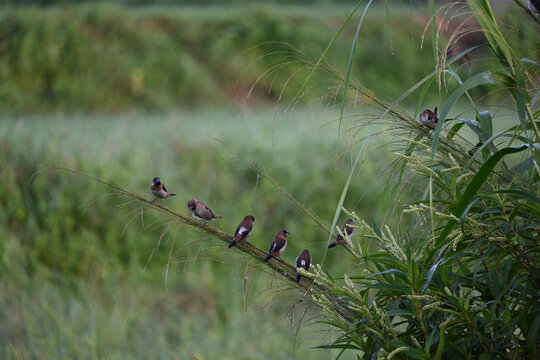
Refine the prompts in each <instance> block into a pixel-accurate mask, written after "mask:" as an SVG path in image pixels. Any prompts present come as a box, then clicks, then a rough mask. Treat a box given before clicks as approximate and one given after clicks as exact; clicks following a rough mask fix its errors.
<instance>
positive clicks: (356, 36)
mask: <svg viewBox="0 0 540 360" xmlns="http://www.w3.org/2000/svg"><path fill="white" fill-rule="evenodd" d="M372 1H373V0H369V2H368V4H367V5H366V8H365V9H364V12H363V13H362V17H361V18H360V21H359V22H358V27H357V28H356V34H354V39H353V43H352V45H351V53H350V54H349V62H348V64H347V72H346V74H345V85H344V86H343V99H342V100H341V112H340V114H339V125H338V137H339V133H340V131H341V121H342V120H343V112H344V111H345V104H346V103H347V89H348V88H349V80H350V78H351V70H352V65H353V60H354V53H355V51H356V42H357V41H358V36H359V35H360V27H361V26H362V23H363V22H364V17H365V16H366V12H367V9H368V8H369V5H371V3H372ZM360 2H361V1H360Z"/></svg>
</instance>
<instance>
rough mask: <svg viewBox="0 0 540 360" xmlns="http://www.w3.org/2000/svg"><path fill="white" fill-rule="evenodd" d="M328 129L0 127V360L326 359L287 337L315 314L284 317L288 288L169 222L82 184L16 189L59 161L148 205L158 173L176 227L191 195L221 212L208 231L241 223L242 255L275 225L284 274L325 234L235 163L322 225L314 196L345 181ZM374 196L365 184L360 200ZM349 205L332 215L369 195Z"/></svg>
mask: <svg viewBox="0 0 540 360" xmlns="http://www.w3.org/2000/svg"><path fill="white" fill-rule="evenodd" d="M334 116H335V115H332V113H331V112H328V113H325V111H324V110H321V111H319V110H317V111H315V110H314V111H313V112H309V111H305V112H304V113H300V112H299V111H298V112H297V113H296V114H295V115H292V116H291V115H288V114H278V115H276V116H275V117H274V113H273V111H272V110H269V109H259V110H257V111H253V112H247V113H246V114H244V115H241V116H239V115H238V113H236V112H227V111H214V110H212V111H210V110H207V111H203V110H199V111H195V112H175V113H171V114H168V115H152V114H141V113H136V114H126V115H122V116H114V117H111V116H107V115H101V116H100V115H93V116H88V115H72V116H67V115H66V116H63V117H62V116H61V117H59V116H51V117H47V116H43V115H41V116H37V115H34V116H24V117H9V116H5V115H4V117H3V119H2V121H1V122H0V134H1V135H0V144H1V145H0V146H1V151H0V232H1V233H2V241H0V293H1V294H2V296H0V302H1V304H0V305H1V306H0V318H1V319H2V329H1V330H0V338H1V341H0V357H1V358H8V359H11V358H17V357H25V358H26V357H41V356H43V355H41V354H48V355H47V356H50V357H54V358H61V357H94V358H99V357H114V356H117V357H123V358H148V357H151V358H180V359H184V358H189V356H188V355H186V353H185V352H184V351H183V350H182V349H181V348H183V349H184V350H185V351H187V352H189V353H191V354H193V355H194V356H196V357H197V358H199V359H208V358H222V359H238V358H242V359H252V358H263V357H264V358H278V359H289V358H290V357H291V356H292V354H293V353H294V354H296V356H303V357H311V358H327V356H328V355H327V354H326V353H322V352H318V351H317V350H313V347H315V346H317V345H318V344H319V338H320V334H326V333H327V332H328V327H327V326H326V325H317V324H313V323H311V324H310V325H308V326H304V325H299V324H300V323H301V324H304V322H305V320H306V319H311V318H312V317H313V316H314V315H315V313H314V312H313V309H312V306H311V305H310V302H309V301H303V302H301V303H298V304H296V305H295V303H296V302H297V300H298V298H301V299H306V297H303V296H302V295H303V294H304V292H297V291H294V292H290V291H288V289H291V288H293V287H291V286H290V285H289V283H287V282H285V281H283V280H281V279H276V278H275V277H274V275H273V270H271V269H266V270H265V269H264V268H262V269H261V268H260V267H259V265H258V262H256V261H252V260H249V259H250V258H248V257H245V256H242V255H241V254H239V253H237V250H236V249H234V250H228V249H227V245H226V243H224V242H223V241H217V240H214V239H213V237H211V236H209V235H207V234H206V233H205V232H204V231H201V230H199V228H198V227H196V228H193V229H192V228H190V227H186V226H185V225H180V224H179V223H178V222H177V221H175V218H174V216H166V215H162V214H161V213H158V212H156V211H155V210H153V209H150V208H145V209H144V211H143V216H141V214H140V212H141V206H140V204H139V203H133V202H129V198H125V197H122V196H119V194H116V193H115V192H114V190H111V189H109V188H107V187H104V186H103V185H100V184H98V183H95V182H93V181H92V180H89V179H86V178H84V177H79V176H73V175H69V174H67V173H61V172H57V171H56V172H55V171H52V172H51V171H44V172H41V173H40V174H39V175H37V176H35V177H33V178H32V180H31V181H29V179H30V177H31V175H32V174H33V173H34V172H35V171H36V170H38V169H44V168H47V166H48V165H49V164H58V165H62V166H68V167H71V168H75V169H79V170H81V171H83V172H86V173H88V174H92V175H94V176H97V177H99V178H101V179H103V180H106V181H108V182H112V183H115V184H119V185H120V186H122V187H123V188H126V189H129V190H130V191H132V192H136V193H137V194H140V195H142V196H143V197H145V198H146V199H151V195H150V192H149V191H148V187H149V184H150V181H151V179H152V177H153V176H156V175H158V176H160V177H161V178H162V179H163V181H164V182H165V184H166V185H167V188H168V189H169V190H171V191H175V192H176V193H177V194H178V195H177V197H175V198H170V199H167V203H166V205H165V206H166V207H167V208H170V209H172V210H173V211H175V212H178V213H180V214H184V215H186V216H189V212H188V209H187V206H186V203H187V200H188V199H189V198H190V197H193V196H196V197H199V198H201V199H203V200H204V201H206V202H207V203H209V204H210V205H211V206H212V207H213V208H214V209H215V210H216V211H219V213H220V214H221V215H224V218H223V219H220V220H219V221H216V222H213V223H212V224H211V225H212V226H214V227H217V228H219V229H221V230H222V231H224V232H226V233H228V234H230V233H232V232H233V231H234V229H235V227H236V225H237V224H238V222H239V221H240V220H241V219H242V217H243V216H245V215H246V214H247V213H252V214H254V215H255V217H256V223H255V231H254V233H253V236H252V237H251V238H250V241H251V242H252V243H253V244H254V245H255V246H257V247H258V248H261V249H263V250H266V249H267V247H268V245H269V243H270V241H271V239H272V237H273V235H274V234H275V232H276V231H277V229H276V228H277V227H279V226H284V227H286V228H287V229H289V231H291V233H292V235H291V238H290V243H289V246H288V250H287V252H286V253H285V254H284V256H283V258H284V260H285V261H287V262H288V263H292V262H293V260H294V258H295V257H296V255H298V253H299V252H300V251H301V250H302V249H303V248H304V247H305V246H308V247H309V248H310V249H312V255H313V256H314V257H317V258H319V257H321V256H322V252H323V247H324V246H323V244H324V243H325V241H326V237H327V235H326V232H325V231H324V230H322V229H321V228H320V227H317V226H315V225H313V224H312V221H311V218H308V217H306V216H304V212H303V211H302V210H300V209H297V208H295V206H294V205H293V203H292V202H291V200H290V199H289V197H288V196H287V195H286V194H283V193H281V192H280V191H277V190H276V188H275V186H274V185H273V184H272V183H271V182H269V181H267V180H265V179H264V178H263V177H260V176H258V175H257V172H256V171H253V170H252V169H250V167H249V165H248V164H246V163H245V162H244V161H243V160H241V159H239V158H238V157H237V156H236V154H235V152H236V151H238V152H240V153H241V154H243V156H244V157H245V158H246V159H247V160H249V161H250V162H252V163H253V164H255V165H257V166H259V168H261V169H262V167H263V165H264V170H265V172H266V174H267V175H268V176H270V177H271V178H272V180H273V181H274V182H276V184H278V185H280V184H287V189H288V191H289V192H290V194H292V195H293V196H294V198H295V199H297V201H301V202H302V203H304V204H307V206H309V207H310V208H311V210H312V211H314V212H315V213H316V214H317V215H318V216H319V217H321V218H323V219H329V218H330V217H331V216H332V212H333V209H332V207H331V206H330V207H329V206H328V199H334V198H336V197H338V196H339V192H340V186H339V183H340V180H341V177H342V173H343V172H344V171H345V170H344V169H346V168H347V164H346V163H345V164H344V163H343V162H334V160H335V159H334V156H335V137H334V133H333V132H331V131H327V130H328V129H329V128H332V127H335V125H334V124H333V119H334ZM349 127H350V122H346V129H348V128H349ZM238 129H242V132H243V134H245V139H243V141H241V142H239V141H238V131H239V130H238ZM213 137H217V138H219V139H220V140H221V141H222V143H224V144H227V146H225V145H223V144H222V143H220V142H218V141H216V140H214V138H213ZM133 144H137V146H133ZM345 151H346V144H344V145H343V148H341V150H340V152H345ZM155 154H158V155H155ZM373 155H374V156H375V158H378V159H380V158H379V157H378V156H376V154H373ZM320 159H326V160H325V161H320V162H319V161H318V160H320ZM306 161H307V162H309V163H310V164H311V165H310V166H309V167H307V166H306V165H305V164H306ZM379 162H383V161H381V160H379ZM298 169H304V171H298ZM377 171H379V170H378V168H377V167H376V166H374V165H372V164H371V162H369V161H368V164H366V165H365V166H362V176H363V177H365V179H366V181H367V179H369V178H370V177H372V176H375V174H376V173H377ZM216 174H219V176H216ZM294 184H296V185H294ZM377 188H378V186H377V185H376V184H373V187H370V189H372V190H371V191H372V193H373V194H375V193H376V192H377ZM350 194H351V198H350V199H349V200H348V201H347V202H346V203H345V205H346V206H348V207H351V208H356V209H358V210H359V212H362V211H361V210H360V209H366V212H365V213H364V214H365V215H366V216H367V215H368V214H369V213H370V212H371V209H370V210H369V211H368V210H367V207H366V204H368V203H369V202H370V199H371V198H370V197H364V198H362V193H361V191H360V187H357V186H353V187H351V189H350ZM361 198H362V199H361ZM360 199H361V200H360ZM359 200H360V201H359ZM189 219H192V218H191V217H189ZM323 225H324V226H325V227H327V228H328V227H329V224H328V223H327V222H326V221H324V223H323ZM328 269H331V270H332V271H344V270H345V269H346V266H343V264H342V263H341V262H335V263H334V264H328ZM289 273H291V271H289ZM278 299H279V301H278ZM292 308H294V309H295V311H294V312H291V309H292ZM291 314H293V315H291ZM240 348H241V349H242V351H241V352H239V350H238V349H240ZM276 348H280V349H282V350H281V351H279V352H276V350H275V349H276Z"/></svg>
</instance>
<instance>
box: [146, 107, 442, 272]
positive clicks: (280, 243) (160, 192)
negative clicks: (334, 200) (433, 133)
mask: <svg viewBox="0 0 540 360" xmlns="http://www.w3.org/2000/svg"><path fill="white" fill-rule="evenodd" d="M418 119H419V120H420V122H421V123H422V125H424V126H426V127H428V128H430V129H435V127H436V126H437V121H438V120H439V119H438V117H437V108H436V107H435V109H434V111H431V110H429V109H426V110H424V111H422V112H421V113H420V116H419V117H418ZM150 191H151V192H152V195H154V196H155V198H154V200H152V203H153V202H155V201H156V200H157V199H163V202H162V204H161V208H163V205H164V204H165V199H167V198H168V197H169V196H175V195H176V194H173V193H170V192H168V191H167V188H165V185H164V184H163V183H162V182H161V179H160V178H159V177H155V178H154V180H153V181H152V184H151V185H150ZM188 208H189V210H190V211H191V214H192V215H193V217H194V218H196V219H198V220H202V221H203V223H202V224H201V227H203V226H205V225H206V224H207V223H208V222H209V221H212V220H214V219H219V218H221V217H222V216H220V215H216V214H215V213H214V211H213V210H212V209H211V208H210V207H209V206H208V205H206V204H205V203H204V202H202V201H200V200H198V199H195V198H194V199H191V200H189V201H188ZM254 221H255V217H254V216H253V215H247V216H245V217H244V219H243V220H242V221H241V222H240V224H238V226H237V227H236V231H235V232H234V238H233V240H232V241H231V243H230V244H229V248H231V247H233V246H235V245H236V244H237V243H239V242H241V241H247V239H248V238H249V236H250V235H251V233H252V232H253V222H254ZM353 226H354V221H353V219H349V220H347V221H346V222H345V225H343V227H342V228H341V233H339V234H338V235H337V237H336V240H335V241H334V242H333V243H331V244H330V245H328V248H329V249H330V248H333V247H335V246H337V245H345V244H346V243H347V240H346V239H345V238H344V237H343V236H342V234H347V235H346V236H347V237H348V238H349V239H350V238H351V237H352V236H353V233H354V227H353ZM288 236H289V232H288V231H287V230H285V229H281V230H279V231H278V232H277V234H276V236H275V237H274V240H272V243H271V244H270V248H269V249H268V256H266V257H265V258H264V261H265V262H267V261H268V260H270V259H271V258H272V257H277V258H278V259H280V260H281V255H283V253H284V252H285V249H286V248H287V237H288ZM310 265H311V255H310V253H309V250H307V249H304V250H303V251H302V252H301V253H300V255H298V257H297V258H296V268H297V269H298V268H303V269H304V270H306V271H308V270H309V266H310ZM301 277H302V275H300V273H297V275H296V282H298V281H300V278H301Z"/></svg>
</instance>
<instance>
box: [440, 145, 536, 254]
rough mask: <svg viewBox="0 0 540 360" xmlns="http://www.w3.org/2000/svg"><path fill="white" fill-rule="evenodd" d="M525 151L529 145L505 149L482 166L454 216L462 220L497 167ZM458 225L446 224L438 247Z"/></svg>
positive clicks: (453, 222)
mask: <svg viewBox="0 0 540 360" xmlns="http://www.w3.org/2000/svg"><path fill="white" fill-rule="evenodd" d="M525 149H528V146H527V145H521V146H519V147H507V148H504V149H502V150H500V151H498V152H497V153H495V154H493V155H492V156H491V157H490V158H489V159H488V160H487V161H486V162H485V163H484V165H482V167H481V168H480V170H478V172H477V173H476V175H475V176H474V177H473V179H472V180H471V182H470V183H469V186H467V189H466V190H465V192H464V193H463V196H462V197H461V199H460V200H459V202H458V204H457V206H456V208H455V210H454V211H453V213H452V214H453V215H454V216H456V217H457V218H461V216H462V215H463V212H464V210H465V209H466V208H467V206H468V205H469V203H470V202H471V201H472V199H473V197H474V195H475V194H476V193H477V192H478V190H479V189H480V186H482V184H483V183H484V181H485V180H486V179H487V177H488V176H489V175H490V174H491V173H492V171H493V168H495V165H497V163H498V162H499V161H500V160H501V159H502V158H503V157H505V156H506V155H509V154H515V153H518V152H521V151H523V150H525ZM455 225H456V221H455V220H449V221H448V223H447V224H446V226H445V228H444V229H443V231H442V232H441V234H440V235H439V238H438V239H437V246H440V245H441V244H442V243H443V242H444V241H445V240H446V238H447V237H448V235H449V234H450V232H451V231H452V230H453V229H454V226H455Z"/></svg>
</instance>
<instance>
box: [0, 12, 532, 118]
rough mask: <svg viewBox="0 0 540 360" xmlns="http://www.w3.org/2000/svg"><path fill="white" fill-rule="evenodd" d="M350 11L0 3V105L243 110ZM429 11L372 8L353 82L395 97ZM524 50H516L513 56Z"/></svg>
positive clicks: (296, 84)
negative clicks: (233, 107) (242, 106)
mask: <svg viewBox="0 0 540 360" xmlns="http://www.w3.org/2000/svg"><path fill="white" fill-rule="evenodd" d="M351 8H352V6H333V7H293V8H287V7H272V6H248V7H226V6H223V7H218V6H214V7H208V8H204V7H200V8H198V7H172V8H163V7H156V8H133V7H127V6H126V7H123V6H115V5H112V4H100V5H92V6H90V5H87V6H84V5H81V6H65V7H52V8H45V9H40V8H35V7H30V8H24V7H22V8H9V7H4V8H0V22H1V23H2V26H1V27H0V39H2V40H1V41H0V77H1V78H2V81H1V82H0V109H1V110H2V111H4V112H6V111H7V112H11V113H13V112H16V113H21V112H24V113H31V112H34V111H55V112H57V111H69V110H76V111H125V110H127V109H132V108H134V107H135V108H143V109H151V110H170V109H173V108H177V107H187V106H189V107H195V106H199V105H202V104H212V105H239V104H243V103H245V104H247V105H249V106H252V105H255V102H261V101H263V99H264V98H266V99H268V100H272V101H276V100H277V99H280V101H282V102H289V101H291V100H292V99H293V98H294V96H295V95H296V94H297V91H298V89H299V88H300V85H301V84H302V82H303V81H304V79H305V75H306V73H307V72H308V71H309V69H311V67H312V60H313V59H316V58H317V57H318V56H319V55H320V54H321V52H322V51H323V50H324V48H325V47H326V45H327V44H328V42H329V40H330V39H331V37H332V35H333V34H334V33H335V31H336V28H338V27H339V26H340V25H341V24H342V23H343V21H344V18H345V17H346V15H347V14H348V13H349V12H350V9H351ZM413 10H414V11H413ZM359 16H360V12H357V13H356V15H355V16H354V17H353V19H352V21H351V22H350V23H349V25H348V26H346V27H345V29H344V32H343V34H342V35H341V36H340V37H339V39H338V41H337V42H336V43H335V44H334V46H333V47H332V49H331V51H330V52H329V53H328V55H327V57H326V60H327V61H328V62H329V63H331V64H333V65H335V66H339V67H342V66H345V65H346V62H347V54H348V52H349V45H350V42H351V41H352V37H353V36H354V32H355V25H354V23H355V22H356V21H357V20H358V19H359ZM427 19H428V16H427V15H426V13H425V10H424V9H423V8H416V7H415V8H409V7H404V8H403V7H400V6H393V7H392V8H391V9H390V12H389V19H387V17H386V14H385V11H384V9H383V8H374V9H373V10H372V12H371V13H370V16H369V17H368V18H366V20H365V22H364V25H363V31H362V33H363V34H364V36H363V38H362V41H360V42H359V43H358V45H357V46H358V48H357V54H359V56H357V57H355V60H354V69H355V74H356V76H357V78H358V79H360V80H361V81H362V83H363V84H364V85H366V86H368V87H369V88H370V89H371V90H372V91H373V92H374V93H375V94H377V95H378V96H380V97H383V98H386V97H390V98H396V97H397V96H399V94H400V92H401V89H402V85H403V84H408V85H412V84H414V83H415V82H416V80H417V79H418V78H420V77H422V76H423V74H424V73H425V69H427V68H430V67H431V66H432V65H433V58H432V57H431V56H430V55H431V40H430V39H429V37H427V38H426V39H425V40H424V47H423V49H421V46H420V40H421V37H422V33H423V31H424V27H425V24H426V21H427ZM518 26H519V25H518ZM522 30H524V31H521V32H520V36H524V37H525V38H524V39H522V40H523V43H524V44H528V43H530V41H529V39H530V38H534V37H535V35H536V33H534V31H533V30H532V29H531V30H530V31H527V29H522ZM531 51H532V50H531V49H528V48H527V47H526V46H523V47H520V53H522V55H523V56H526V54H527V52H531ZM335 80H336V79H334V78H333V77H332V76H329V74H325V73H322V72H318V73H317V74H315V76H314V78H313V81H312V82H310V84H311V85H310V86H311V87H310V89H308V90H309V91H307V92H306V93H304V94H302V97H301V99H300V100H301V101H302V102H306V101H308V100H310V99H319V98H320V97H323V98H325V97H326V98H329V97H331V96H332V94H334V93H335V88H336V87H337V86H338V85H339V83H337V82H336V81H335ZM252 87H253V88H252ZM248 95H250V96H248ZM428 98H429V99H432V100H435V98H436V96H434V94H428Z"/></svg>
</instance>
